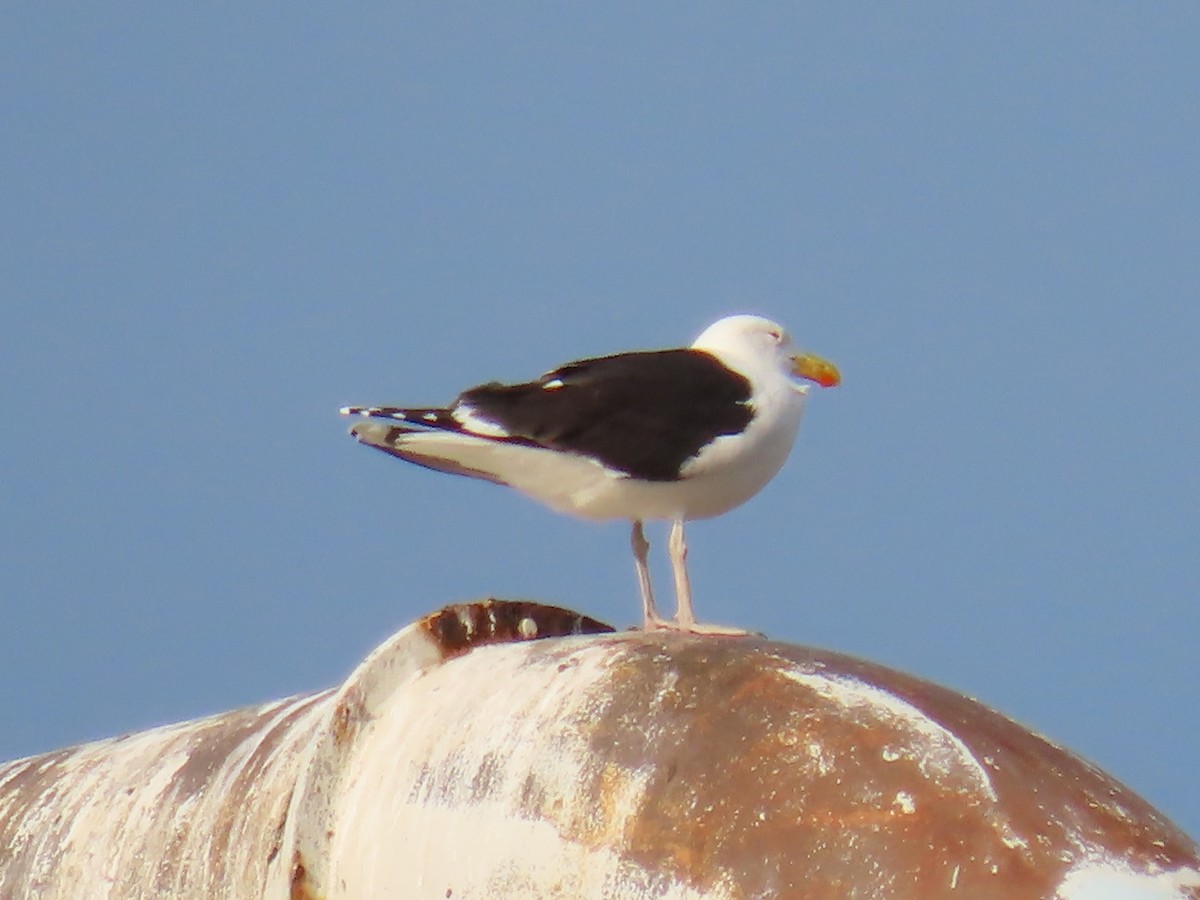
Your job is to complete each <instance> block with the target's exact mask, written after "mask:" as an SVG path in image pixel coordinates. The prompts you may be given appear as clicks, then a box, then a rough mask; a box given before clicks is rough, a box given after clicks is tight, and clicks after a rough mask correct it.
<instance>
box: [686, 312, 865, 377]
mask: <svg viewBox="0 0 1200 900" xmlns="http://www.w3.org/2000/svg"><path fill="white" fill-rule="evenodd" d="M692 349H694V350H704V351H706V352H708V353H711V354H712V355H713V356H715V357H717V358H718V359H720V360H721V361H722V362H724V363H726V364H727V365H729V366H730V367H731V368H734V369H737V370H738V371H740V372H744V373H745V374H747V375H749V376H751V377H755V376H757V375H760V374H764V375H765V374H767V373H773V374H777V373H782V374H784V375H785V376H795V377H798V378H804V379H806V380H808V381H814V382H816V383H817V384H819V385H821V386H822V387H833V386H834V385H837V384H839V383H840V382H841V380H842V378H841V375H840V374H839V373H838V370H837V367H836V366H835V365H834V364H833V363H831V362H828V361H826V360H824V359H822V358H821V357H819V356H814V355H813V354H811V353H800V352H797V350H796V348H795V345H793V344H792V338H791V336H790V335H789V334H788V333H787V331H786V330H785V329H784V327H783V326H782V325H780V324H779V323H778V322H772V321H771V320H770V319H765V318H763V317H762V316H750V315H737V316H726V317H725V318H724V319H718V320H717V321H716V322H713V324H711V325H709V326H708V327H707V328H705V329H704V331H702V332H701V333H700V336H699V337H698V338H696V340H695V342H694V343H693V344H692Z"/></svg>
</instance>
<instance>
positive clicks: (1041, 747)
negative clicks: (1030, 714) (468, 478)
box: [0, 601, 1200, 900]
mask: <svg viewBox="0 0 1200 900" xmlns="http://www.w3.org/2000/svg"><path fill="white" fill-rule="evenodd" d="M168 896H169V897H197V898H200V897H204V898H211V897H230V898H263V897H272V898H328V900H332V898H370V897H400V898H405V900H410V898H411V900H424V898H430V900H433V898H436V900H446V898H453V900H464V898H524V897H529V898H543V897H544V898H571V897H587V898H592V897H596V898H613V900H626V898H628V900H632V898H642V897H655V898H663V900H684V898H688V900H691V898H701V897H704V898H716V900H735V898H736V900H742V898H751V897H753V898H791V897H803V898H826V897H828V898H835V897H872V898H873V897H898V898H903V897H914V898H917V897H919V898H923V900H936V898H941V897H969V898H972V900H987V898H1005V900H1011V898H1014V897H1018V898H1019V897H1047V898H1052V897H1060V898H1063V900H1100V898H1112V897H1131V898H1132V897H1136V898H1142V900H1168V898H1190V900H1200V847H1197V845H1196V844H1195V843H1194V842H1193V841H1192V840H1190V839H1189V838H1188V837H1187V836H1186V835H1184V834H1183V833H1181V832H1180V831H1179V830H1178V829H1176V828H1175V827H1174V826H1172V825H1171V824H1170V823H1169V822H1167V821H1165V820H1164V819H1163V818H1162V817H1161V816H1160V815H1159V814H1158V813H1157V812H1155V810H1154V809H1152V808H1151V807H1149V806H1148V805H1147V804H1146V803H1145V802H1144V801H1142V800H1140V799H1139V798H1138V797H1136V796H1134V795H1132V794H1131V793H1130V792H1129V791H1128V790H1127V789H1125V788H1124V787H1123V786H1121V785H1120V784H1118V783H1117V782H1115V781H1114V780H1112V779H1111V778H1109V777H1108V776H1107V775H1105V774H1104V773H1102V772H1100V771H1098V770H1097V769H1095V768H1094V767H1092V766H1090V765H1088V764H1087V763H1085V762H1083V761H1081V760H1080V759H1078V758H1077V757H1075V756H1073V755H1072V754H1070V753H1069V752H1067V751H1065V750H1063V749H1061V748H1059V747H1056V746H1054V745H1053V744H1050V743H1048V742H1047V741H1045V740H1044V739H1042V738H1040V737H1038V736H1037V735H1034V734H1031V733H1030V732H1028V731H1027V730H1025V729H1024V728H1022V727H1021V726H1019V725H1017V724H1015V723H1014V722H1012V721H1010V720H1009V719H1006V718H1004V717H1003V716H1001V715H999V714H998V713H995V712H993V711H991V710H989V709H987V708H986V707H984V706H982V705H980V704H978V703H977V702H975V701H973V700H969V699H967V698H965V697H962V696H961V695H959V694H956V693H954V692H951V691H948V690H945V689H944V688H940V687H937V686H935V685H932V684H929V683H928V682H924V681H921V680H919V679H916V678H912V677H910V676H907V675H903V674H901V673H898V672H895V671H892V670H889V669H886V668H883V667H881V666H876V665H873V664H870V663H867V662H863V661H860V660H857V659H853V658H850V657H847V656H843V655H841V654H837V653H831V652H828V651H821V650H813V649H809V648H804V647H798V646H794V645H789V644H782V643H777V642H772V641H768V640H766V639H762V638H751V637H747V638H726V637H701V636H695V635H686V634H678V633H669V632H651V633H646V632H625V633H621V634H615V633H611V629H609V628H608V627H607V626H604V625H601V624H600V623H598V622H595V621H593V620H591V619H587V618H586V617H583V616H580V615H578V614H575V613H572V612H568V611H566V610H561V609H555V608H552V607H544V606H538V605H536V604H531V603H509V602H502V601H486V602H482V603H476V604H466V605H463V606H457V607H450V608H448V609H446V610H443V611H441V612H439V613H435V614H433V615H431V616H429V617H426V618H425V619H423V620H421V621H419V622H417V623H416V624H414V625H412V626H410V627H409V628H406V629H405V630H403V631H401V632H400V633H398V634H397V635H395V636H394V637H393V638H392V639H391V640H389V641H388V642H386V643H385V644H384V645H382V646H381V647H380V648H379V649H377V650H376V651H375V652H373V653H372V654H371V655H370V656H369V657H368V658H367V659H366V660H365V661H364V662H363V663H362V664H361V665H360V666H359V667H358V668H357V669H356V670H355V672H354V673H353V674H352V675H351V676H350V678H348V679H347V680H346V682H345V683H344V684H343V685H341V686H340V687H339V688H337V689H335V690H330V691H325V692H322V693H318V694H314V695H309V696H303V697H295V698H292V699H289V700H283V701H279V702H277V703H271V704H267V705H264V706H260V707H255V708H252V709H246V710H239V711H236V712H231V713H227V714H223V715H219V716H214V717H212V718H208V719H202V720H198V721H194V722H186V723H182V724H179V725H172V726H167V727H164V728H158V729H154V730H152V731H148V732H144V733H141V734H135V735H129V736H126V737H122V738H116V739H113V740H109V741H101V742H98V743H94V744H87V745H83V746H80V747H76V748H72V749H67V750H61V751H56V752H53V753H47V754H44V755H41V756H36V757H31V758H29V759H25V760H19V761H17V762H13V763H8V764H6V765H4V766H0V897H5V898H8V897H20V898H89V900H96V898H107V897H111V898H118V897H119V898H143V897H144V898H149V897H168Z"/></svg>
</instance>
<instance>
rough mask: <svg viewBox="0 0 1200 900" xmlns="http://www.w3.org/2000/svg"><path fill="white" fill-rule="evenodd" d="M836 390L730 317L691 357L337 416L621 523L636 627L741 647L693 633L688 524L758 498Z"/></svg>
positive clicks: (624, 364)
mask: <svg viewBox="0 0 1200 900" xmlns="http://www.w3.org/2000/svg"><path fill="white" fill-rule="evenodd" d="M796 379H801V380H800V381H797V380H796ZM840 380H841V376H840V375H839V374H838V370H837V368H836V367H834V366H833V365H832V364H831V363H829V362H826V361H825V360H823V359H821V358H820V357H817V356H813V355H811V354H807V353H799V352H797V351H796V349H795V348H794V347H793V345H792V341H791V339H790V338H789V337H788V335H787V332H785V331H784V329H783V328H782V327H781V326H779V325H778V324H776V323H775V322H772V321H770V320H769V319H764V318H762V317H760V316H751V315H737V316H728V317H726V318H724V319H720V320H719V321H717V322H714V323H713V324H712V325H710V326H709V327H708V328H706V329H705V330H704V331H703V332H702V333H701V334H700V336H699V337H698V338H697V339H696V340H695V342H694V343H693V344H692V345H691V346H690V347H687V348H679V349H672V350H651V351H635V352H630V353H618V354H615V355H612V356H601V357H597V358H594V359H584V360H580V361H578V362H573V363H568V364H566V365H564V366H560V367H559V368H557V369H554V370H553V371H551V372H547V373H546V374H545V375H543V376H542V377H541V378H539V379H537V380H536V381H530V382H526V383H523V384H499V383H495V382H492V383H489V384H484V385H480V386H479V387H474V388H471V389H469V390H466V391H464V392H463V393H461V394H459V396H458V398H457V399H456V400H455V401H454V402H453V403H451V404H450V405H449V406H446V407H438V408H424V407H421V408H412V407H395V406H346V407H343V408H342V410H341V412H342V413H343V414H344V415H361V416H365V417H368V418H369V419H371V420H372V421H368V422H362V423H359V424H357V425H355V426H354V427H353V428H352V429H351V434H352V435H353V436H354V437H355V438H357V439H358V440H359V441H361V442H362V443H364V444H367V445H369V446H372V447H375V448H377V449H379V450H382V451H383V452H385V453H389V454H391V455H392V456H397V457H399V458H400V459H403V460H406V461H408V462H412V463H416V464H417V465H421V466H425V467H428V468H431V469H436V470H438V471H441V472H450V473H452V474H455V475H466V476H469V477H472V478H479V479H483V480H485V481H491V482H494V483H497V484H504V485H508V486H510V487H512V488H515V489H516V490H518V491H520V492H521V493H523V494H526V495H527V496H529V497H532V498H533V499H535V500H539V501H541V502H542V503H544V504H545V505H547V506H549V507H551V508H552V509H555V510H558V511H559V512H565V513H571V514H572V515H576V516H581V517H583V518H588V519H628V520H629V521H631V522H632V525H633V529H632V533H631V544H632V547H633V556H634V561H635V564H636V568H637V577H638V585H639V587H640V589H641V595H642V611H643V618H644V626H645V627H646V628H647V629H653V628H674V629H681V630H685V631H691V632H698V633H741V632H738V631H736V630H735V629H729V628H725V627H723V626H716V625H706V624H702V623H700V622H698V621H697V620H696V616H695V612H694V609H693V606H692V591H691V584H690V581H689V579H688V573H687V565H686V558H687V545H686V543H685V540H684V522H686V521H687V520H689V519H704V518H709V517H711V516H718V515H720V514H721V513H724V512H727V511H729V510H731V509H733V508H734V507H735V506H739V505H741V504H742V503H745V502H746V501H747V500H749V499H750V498H751V497H753V496H754V495H755V494H757V493H758V492H759V490H761V489H762V488H763V486H764V485H766V483H767V482H768V481H770V480H771V478H772V477H774V475H775V474H776V473H777V472H778V471H779V469H780V468H781V467H782V466H783V463H784V461H785V460H786V459H787V457H788V454H789V453H790V452H791V449H792V444H793V442H794V441H795V438H796V431H797V429H798V428H799V425H800V418H801V416H802V415H803V412H804V404H805V400H806V397H807V394H808V389H809V385H808V384H806V383H804V382H815V383H816V384H819V385H822V386H824V387H832V386H833V385H836V384H838V383H839V382H840ZM381 420H382V421H381ZM650 519H663V520H666V521H669V522H670V523H671V531H670V538H669V542H668V551H669V554H670V559H671V567H672V572H673V575H674V581H675V596H676V601H677V612H676V615H675V619H674V620H668V619H664V618H662V617H661V616H660V615H659V614H658V610H657V607H656V605H655V601H654V592H653V589H652V587H651V584H650V570H649V567H648V565H647V555H648V552H649V543H648V542H647V540H646V536H645V533H644V531H643V527H642V523H643V522H645V521H647V520H650Z"/></svg>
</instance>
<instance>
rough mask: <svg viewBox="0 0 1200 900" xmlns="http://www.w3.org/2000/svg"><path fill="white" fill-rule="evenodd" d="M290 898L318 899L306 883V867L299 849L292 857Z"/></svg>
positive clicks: (298, 899)
mask: <svg viewBox="0 0 1200 900" xmlns="http://www.w3.org/2000/svg"><path fill="white" fill-rule="evenodd" d="M291 900H320V898H319V896H318V895H317V894H316V893H315V892H314V891H313V889H312V888H311V887H310V886H309V883H308V869H306V868H305V866H304V856H303V855H302V854H301V853H300V851H299V850H297V851H296V855H295V856H294V857H292V890H291Z"/></svg>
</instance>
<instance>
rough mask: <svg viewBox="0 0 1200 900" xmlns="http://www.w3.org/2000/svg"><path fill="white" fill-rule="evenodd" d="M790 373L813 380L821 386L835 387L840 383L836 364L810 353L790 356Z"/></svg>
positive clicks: (840, 376)
mask: <svg viewBox="0 0 1200 900" xmlns="http://www.w3.org/2000/svg"><path fill="white" fill-rule="evenodd" d="M792 374H793V375H796V376H798V377H800V378H807V379H808V380H809V381H815V382H816V383H817V384H819V385H820V386H821V387H836V386H837V385H839V384H841V383H842V375H841V373H840V372H839V371H838V370H837V366H835V365H834V364H833V363H831V362H829V361H828V360H825V359H821V357H819V356H814V355H813V354H811V353H797V354H796V355H795V356H793V357H792Z"/></svg>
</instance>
